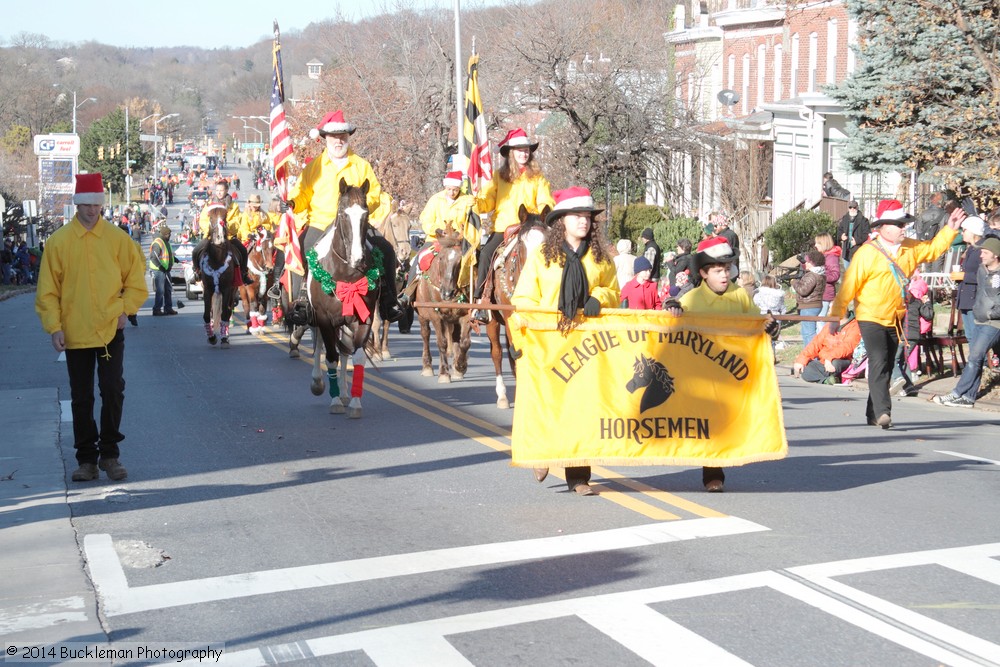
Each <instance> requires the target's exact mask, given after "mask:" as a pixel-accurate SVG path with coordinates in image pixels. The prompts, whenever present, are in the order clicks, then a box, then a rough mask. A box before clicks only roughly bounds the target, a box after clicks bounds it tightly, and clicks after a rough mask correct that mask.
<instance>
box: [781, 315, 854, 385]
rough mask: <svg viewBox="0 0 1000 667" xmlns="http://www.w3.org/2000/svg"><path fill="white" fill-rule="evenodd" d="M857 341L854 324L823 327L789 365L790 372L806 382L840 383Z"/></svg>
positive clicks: (849, 363) (852, 322) (850, 322)
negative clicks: (790, 367)
mask: <svg viewBox="0 0 1000 667" xmlns="http://www.w3.org/2000/svg"><path fill="white" fill-rule="evenodd" d="M860 342H861V329H860V328H859V327H858V321H857V320H855V319H851V320H850V321H849V322H848V323H847V324H845V325H843V326H834V325H833V324H831V325H827V326H824V327H823V328H822V329H820V331H819V333H817V334H816V336H815V337H814V338H813V339H812V341H810V343H809V345H807V346H806V348H805V349H804V350H802V352H800V353H799V356H797V357H795V361H794V362H793V363H792V373H793V374H794V375H795V376H796V377H801V378H802V379H803V380H805V381H806V382H820V383H823V384H840V376H841V373H843V372H844V371H845V370H847V368H848V367H849V366H850V365H851V358H852V356H853V355H854V348H856V347H857V346H858V343H860Z"/></svg>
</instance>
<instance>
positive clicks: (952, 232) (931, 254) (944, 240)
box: [913, 225, 958, 264]
mask: <svg viewBox="0 0 1000 667" xmlns="http://www.w3.org/2000/svg"><path fill="white" fill-rule="evenodd" d="M956 236H958V230H957V229H952V228H951V227H948V226H947V225H945V226H943V227H941V229H940V231H938V233H937V234H936V235H935V236H934V238H932V239H931V240H930V241H924V242H923V243H920V244H918V245H915V246H914V247H913V254H914V257H915V258H916V261H917V264H923V263H924V262H933V261H934V260H936V259H937V258H938V257H940V256H941V255H942V254H944V252H945V251H946V250H947V249H948V248H950V247H951V244H952V242H953V241H954V240H955V237H956Z"/></svg>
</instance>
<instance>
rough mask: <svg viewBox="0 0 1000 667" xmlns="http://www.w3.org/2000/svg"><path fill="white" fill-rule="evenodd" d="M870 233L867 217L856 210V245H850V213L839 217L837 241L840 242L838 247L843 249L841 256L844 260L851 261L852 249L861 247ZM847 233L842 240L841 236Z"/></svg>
mask: <svg viewBox="0 0 1000 667" xmlns="http://www.w3.org/2000/svg"><path fill="white" fill-rule="evenodd" d="M871 233H872V226H871V223H870V222H868V218H866V217H865V216H863V215H862V214H861V211H858V214H857V215H856V216H854V229H853V234H854V241H855V243H856V244H857V245H854V246H852V245H851V234H852V230H851V214H850V213H845V214H844V217H843V218H841V219H840V222H838V223H837V239H836V240H837V243H838V244H840V249H841V250H842V251H843V257H844V260H845V261H848V262H849V261H851V257H853V256H854V251H855V250H857V249H858V248H860V247H861V245H862V244H863V243H864V242H865V241H867V240H868V237H869V236H870V235H871ZM845 234H846V235H847V240H846V241H842V240H841V237H842V236H844V235H845Z"/></svg>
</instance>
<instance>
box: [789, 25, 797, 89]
mask: <svg viewBox="0 0 1000 667" xmlns="http://www.w3.org/2000/svg"><path fill="white" fill-rule="evenodd" d="M791 65H792V68H791V78H790V80H789V84H788V93H789V95H790V96H791V97H798V96H799V33H795V34H794V35H792V63H791Z"/></svg>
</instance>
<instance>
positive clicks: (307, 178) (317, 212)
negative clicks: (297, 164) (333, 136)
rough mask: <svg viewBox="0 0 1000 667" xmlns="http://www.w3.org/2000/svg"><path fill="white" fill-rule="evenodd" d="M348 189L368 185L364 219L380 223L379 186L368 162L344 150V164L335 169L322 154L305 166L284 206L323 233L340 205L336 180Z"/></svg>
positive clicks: (331, 162)
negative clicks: (347, 186) (345, 158)
mask: <svg viewBox="0 0 1000 667" xmlns="http://www.w3.org/2000/svg"><path fill="white" fill-rule="evenodd" d="M341 179H344V180H346V181H347V184H348V185H352V186H355V187H360V185H361V184H362V183H364V182H365V181H366V180H367V181H368V216H369V218H371V219H374V220H381V219H382V218H384V217H385V216H386V215H388V212H386V213H385V214H381V213H380V211H379V209H380V207H381V199H382V186H381V184H379V182H378V179H377V178H375V172H374V171H372V166H371V165H370V164H368V160H365V159H364V158H363V157H360V156H358V155H357V154H355V153H354V151H352V150H350V149H348V151H347V162H346V163H345V164H344V165H343V166H341V167H339V168H338V167H337V165H335V164H334V163H333V161H332V160H331V159H330V156H329V155H327V153H326V151H325V150H324V151H323V152H322V153H321V154H320V155H319V157H317V158H316V159H314V160H313V161H312V162H310V163H309V164H307V165H306V168H305V169H303V170H302V174H301V175H300V176H299V180H298V181H297V182H296V183H295V187H293V188H292V191H291V192H290V193H289V196H288V202H289V203H290V204H292V206H293V208H292V211H293V212H294V213H295V214H296V218H298V217H299V215H302V216H303V219H304V221H305V224H307V225H309V226H310V227H313V228H315V229H327V228H329V227H330V225H332V224H333V221H334V219H336V217H337V207H338V204H339V203H340V180H341Z"/></svg>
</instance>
